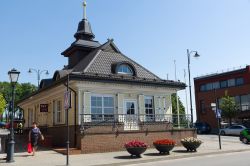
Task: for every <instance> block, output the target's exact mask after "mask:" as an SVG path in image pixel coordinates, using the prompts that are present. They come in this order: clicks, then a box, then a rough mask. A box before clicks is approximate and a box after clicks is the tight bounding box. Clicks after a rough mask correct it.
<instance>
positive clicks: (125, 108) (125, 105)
mask: <svg viewBox="0 0 250 166" xmlns="http://www.w3.org/2000/svg"><path fill="white" fill-rule="evenodd" d="M127 102H133V103H134V104H135V108H134V109H135V113H134V114H131V115H137V114H138V109H137V108H138V106H137V104H138V103H137V100H136V99H125V100H124V101H123V104H124V109H123V113H124V115H130V114H127Z"/></svg>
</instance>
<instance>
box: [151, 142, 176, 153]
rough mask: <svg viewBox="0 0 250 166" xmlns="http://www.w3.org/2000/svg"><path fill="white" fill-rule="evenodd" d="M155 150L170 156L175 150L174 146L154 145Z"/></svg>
mask: <svg viewBox="0 0 250 166" xmlns="http://www.w3.org/2000/svg"><path fill="white" fill-rule="evenodd" d="M154 146H155V148H156V149H157V150H158V151H159V153H160V154H168V155H169V152H170V151H171V150H172V149H173V148H174V145H159V144H154Z"/></svg>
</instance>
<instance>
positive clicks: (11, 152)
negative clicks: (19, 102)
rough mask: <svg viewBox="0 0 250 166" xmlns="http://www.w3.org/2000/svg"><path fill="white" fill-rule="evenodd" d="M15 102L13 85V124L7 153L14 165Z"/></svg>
mask: <svg viewBox="0 0 250 166" xmlns="http://www.w3.org/2000/svg"><path fill="white" fill-rule="evenodd" d="M14 100H15V85H14V84H13V85H12V103H11V105H12V109H11V123H10V141H9V143H8V151H7V152H8V153H7V162H8V163H12V162H14V150H15V149H14V148H15V147H14V146H15V140H14V110H15V108H14V107H15V106H14Z"/></svg>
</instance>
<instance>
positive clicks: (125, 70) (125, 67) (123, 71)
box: [117, 64, 133, 75]
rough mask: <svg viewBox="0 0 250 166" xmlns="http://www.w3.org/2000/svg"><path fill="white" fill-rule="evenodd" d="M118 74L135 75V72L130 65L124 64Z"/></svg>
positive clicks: (119, 68)
mask: <svg viewBox="0 0 250 166" xmlns="http://www.w3.org/2000/svg"><path fill="white" fill-rule="evenodd" d="M117 73H119V74H128V75H133V70H132V69H131V67H129V66H128V65H126V64H123V65H120V66H119V67H118V70H117Z"/></svg>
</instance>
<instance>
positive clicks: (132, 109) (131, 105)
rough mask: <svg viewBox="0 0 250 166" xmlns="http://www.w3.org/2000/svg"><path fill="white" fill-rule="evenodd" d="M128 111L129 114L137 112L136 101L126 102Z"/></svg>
mask: <svg viewBox="0 0 250 166" xmlns="http://www.w3.org/2000/svg"><path fill="white" fill-rule="evenodd" d="M126 111H127V115H134V114H135V102H130V101H127V102H126Z"/></svg>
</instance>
